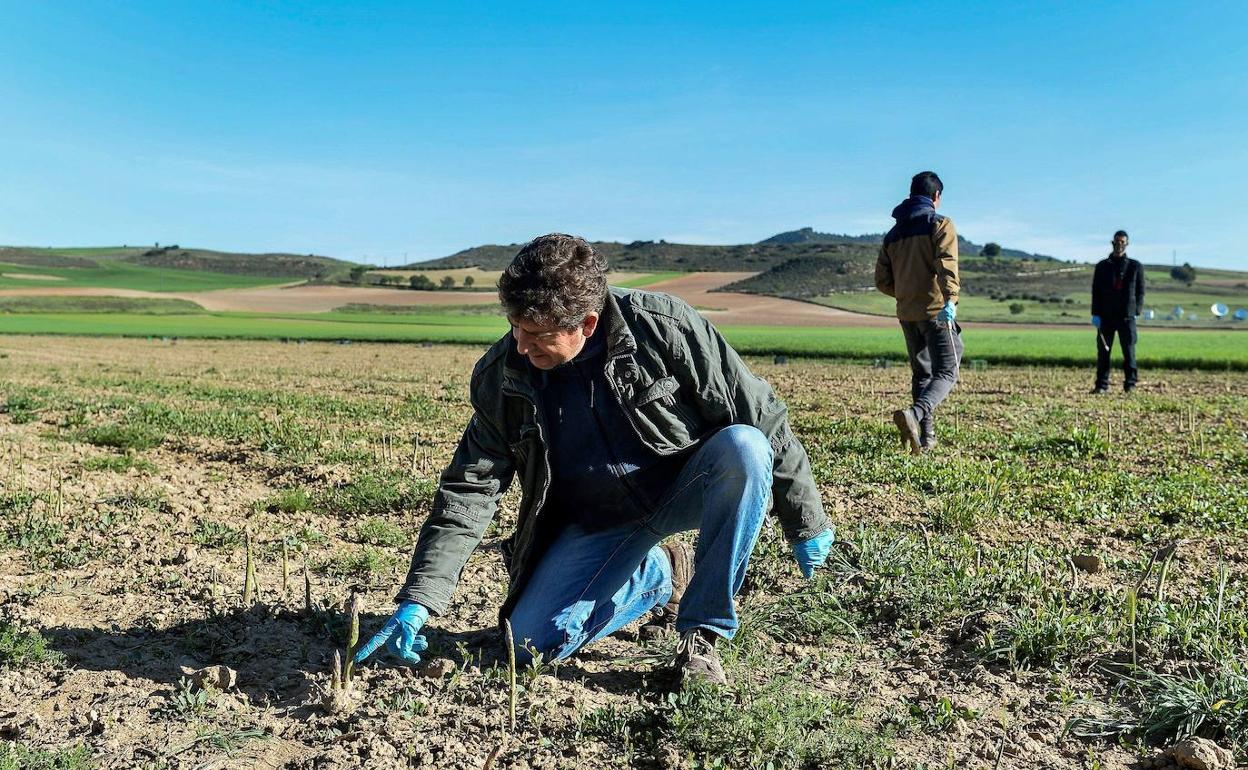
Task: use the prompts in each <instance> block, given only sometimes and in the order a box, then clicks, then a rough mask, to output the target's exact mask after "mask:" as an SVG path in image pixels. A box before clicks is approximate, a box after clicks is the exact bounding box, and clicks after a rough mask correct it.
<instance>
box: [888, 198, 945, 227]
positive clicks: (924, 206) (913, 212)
mask: <svg viewBox="0 0 1248 770" xmlns="http://www.w3.org/2000/svg"><path fill="white" fill-rule="evenodd" d="M935 212H936V207H935V206H934V205H933V204H932V199H931V198H929V197H927V196H926V195H911V196H910V197H909V198H906V199H905V200H904V201H902V202H901V203H898V204H897V207H896V208H895V209H893V219H896V220H897V221H898V222H901V221H903V220H906V219H913V218H914V217H921V216H930V215H931V214H934V213H935Z"/></svg>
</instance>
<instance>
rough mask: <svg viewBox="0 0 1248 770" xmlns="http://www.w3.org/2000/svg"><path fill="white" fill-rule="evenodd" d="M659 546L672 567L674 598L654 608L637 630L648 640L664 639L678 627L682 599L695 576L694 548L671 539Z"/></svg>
mask: <svg viewBox="0 0 1248 770" xmlns="http://www.w3.org/2000/svg"><path fill="white" fill-rule="evenodd" d="M659 548H661V549H662V550H663V553H664V554H666V555H667V563H668V564H670V565H671V568H672V598H670V599H668V600H667V604H664V605H663V606H662V607H656V608H655V609H654V610H652V611H651V613H650V619H649V620H647V621H646V622H645V624H643V625H642V627H641V628H640V629H638V630H637V636H638V638H640V639H641V640H642V641H647V642H652V641H655V640H657V639H662V638H663V637H664V636H667V635H668V634H669V633H671V632H672V631H674V630H675V629H676V614H677V612H679V610H680V600H681V598H682V597H683V596H684V595H685V589H686V588H688V587H689V579H690V578H691V577H693V549H692V548H690V547H689V544H688V543H686V542H684V541H682V540H669V541H668V542H666V543H664V544H663V545H660V546H659Z"/></svg>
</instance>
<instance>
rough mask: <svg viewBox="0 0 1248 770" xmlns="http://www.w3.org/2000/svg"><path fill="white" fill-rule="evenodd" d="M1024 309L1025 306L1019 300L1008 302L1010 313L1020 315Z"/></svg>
mask: <svg viewBox="0 0 1248 770" xmlns="http://www.w3.org/2000/svg"><path fill="white" fill-rule="evenodd" d="M1026 309H1027V306H1026V305H1024V304H1023V303H1021V302H1011V303H1010V315H1020V314H1021V313H1022V312H1023V311H1024V310H1026Z"/></svg>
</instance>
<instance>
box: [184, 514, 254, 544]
mask: <svg viewBox="0 0 1248 770" xmlns="http://www.w3.org/2000/svg"><path fill="white" fill-rule="evenodd" d="M243 539H244V538H243V531H242V530H241V529H239V528H237V527H232V526H230V525H229V524H224V523H222V522H219V521H212V520H210V519H199V520H197V521H196V522H195V531H193V532H192V533H191V542H193V543H195V544H196V545H202V546H205V547H207V548H219V549H221V550H233V549H235V548H237V547H239V546H240V545H242V544H243Z"/></svg>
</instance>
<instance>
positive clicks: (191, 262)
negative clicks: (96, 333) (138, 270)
mask: <svg viewBox="0 0 1248 770" xmlns="http://www.w3.org/2000/svg"><path fill="white" fill-rule="evenodd" d="M0 263H3V264H9V265H25V266H30V267H44V268H83V269H93V268H99V267H101V266H105V265H108V264H117V263H126V264H133V265H141V266H144V267H156V268H166V269H173V270H186V271H190V272H205V273H216V274H221V275H245V276H255V277H261V278H329V277H331V276H333V275H337V274H341V273H346V272H347V271H348V270H350V268H351V266H352V264H353V263H351V262H345V261H343V260H340V259H333V258H332V257H321V256H315V255H312V254H307V255H300V254H281V253H279V254H241V253H235V252H226V251H212V250H209V249H191V248H186V249H184V248H182V247H180V246H177V245H172V246H158V247H153V248H132V247H129V246H117V247H99V248H64V249H57V248H35V247H29V246H0Z"/></svg>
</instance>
